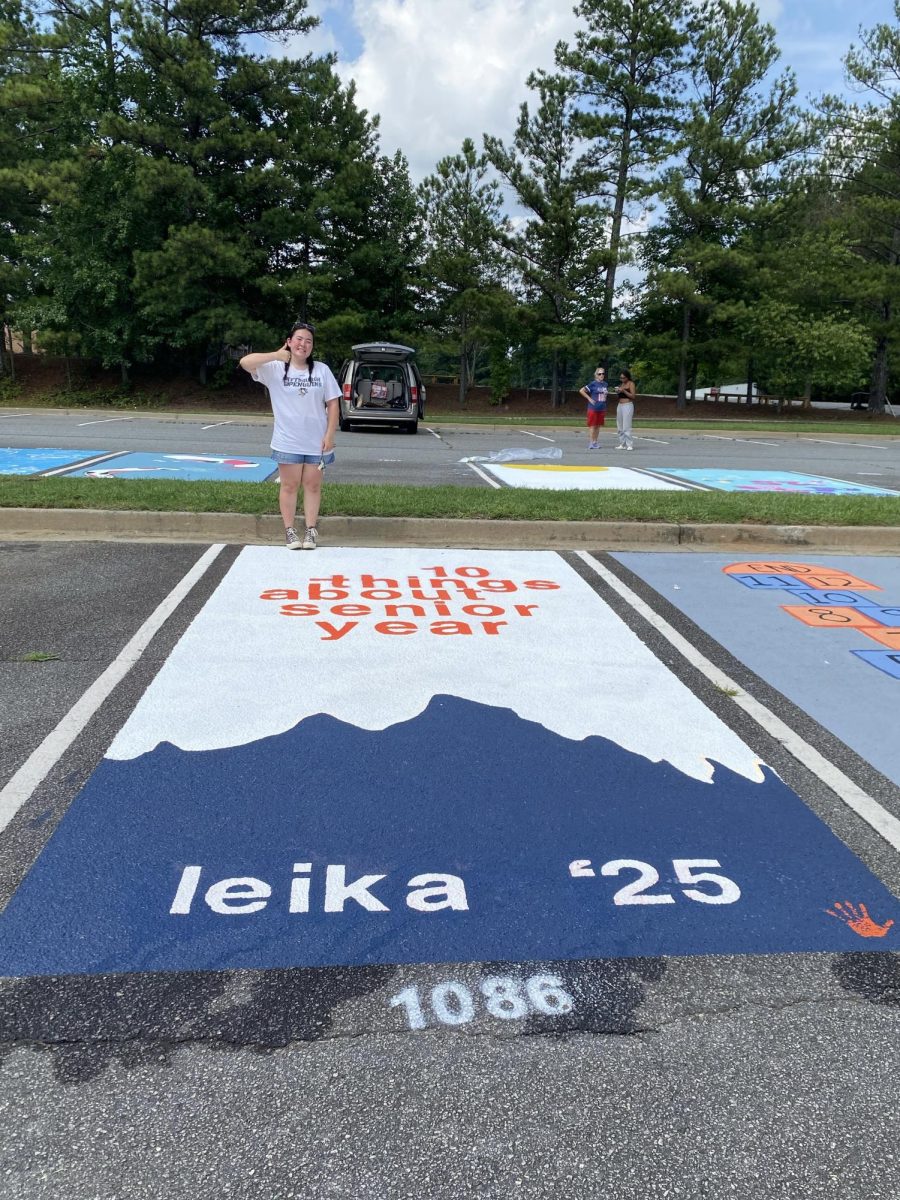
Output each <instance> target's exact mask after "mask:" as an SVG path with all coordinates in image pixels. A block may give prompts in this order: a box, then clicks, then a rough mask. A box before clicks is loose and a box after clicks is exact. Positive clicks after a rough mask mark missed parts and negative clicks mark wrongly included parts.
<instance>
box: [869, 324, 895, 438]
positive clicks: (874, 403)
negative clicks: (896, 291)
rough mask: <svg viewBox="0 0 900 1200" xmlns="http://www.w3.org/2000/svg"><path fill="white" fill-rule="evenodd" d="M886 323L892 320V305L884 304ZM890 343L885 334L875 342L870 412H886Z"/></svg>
mask: <svg viewBox="0 0 900 1200" xmlns="http://www.w3.org/2000/svg"><path fill="white" fill-rule="evenodd" d="M882 311H883V313H884V320H885V324H887V322H888V321H889V320H890V312H891V306H890V305H889V304H885V305H884V306H883V310H882ZM887 375H888V344H887V337H886V336H885V335H884V334H883V335H882V336H881V337H880V338H879V339H878V341H877V342H876V343H875V361H874V362H873V364H872V390H871V392H870V393H869V412H870V413H873V414H875V415H877V414H879V413H883V412H884V402H885V400H886V399H887Z"/></svg>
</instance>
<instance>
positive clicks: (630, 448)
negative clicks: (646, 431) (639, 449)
mask: <svg viewBox="0 0 900 1200" xmlns="http://www.w3.org/2000/svg"><path fill="white" fill-rule="evenodd" d="M625 449H626V450H633V449H634V446H626V447H625Z"/></svg>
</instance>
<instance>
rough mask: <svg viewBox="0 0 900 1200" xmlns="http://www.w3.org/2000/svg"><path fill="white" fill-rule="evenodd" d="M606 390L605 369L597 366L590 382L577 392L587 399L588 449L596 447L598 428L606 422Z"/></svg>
mask: <svg viewBox="0 0 900 1200" xmlns="http://www.w3.org/2000/svg"><path fill="white" fill-rule="evenodd" d="M607 390H608V385H607V382H606V371H605V370H604V369H603V367H598V368H597V370H596V371H595V372H594V378H593V379H592V380H591V382H590V383H586V384H585V385H584V387H583V388H582V389H581V390H580V392H579V393H578V394H579V396H584V398H585V400H587V406H588V407H587V423H588V430H589V431H590V439H591V440H590V442H589V443H588V450H596V449H597V438H598V434H599V430H600V428H601V426H603V425H605V424H606V393H607Z"/></svg>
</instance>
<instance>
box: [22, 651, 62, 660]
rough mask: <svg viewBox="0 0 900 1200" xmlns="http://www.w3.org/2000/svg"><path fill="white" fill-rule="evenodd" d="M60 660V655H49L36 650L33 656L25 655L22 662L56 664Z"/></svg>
mask: <svg viewBox="0 0 900 1200" xmlns="http://www.w3.org/2000/svg"><path fill="white" fill-rule="evenodd" d="M58 659H59V655H58V654H47V653H46V652H45V651H44V650H35V651H33V652H32V653H31V654H25V655H23V657H22V662H27V663H43V662H56V661H57V660H58Z"/></svg>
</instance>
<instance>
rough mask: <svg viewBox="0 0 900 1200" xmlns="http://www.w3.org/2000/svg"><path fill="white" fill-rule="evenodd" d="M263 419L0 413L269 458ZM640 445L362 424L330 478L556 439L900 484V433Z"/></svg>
mask: <svg viewBox="0 0 900 1200" xmlns="http://www.w3.org/2000/svg"><path fill="white" fill-rule="evenodd" d="M269 431H270V422H269V420H268V419H267V418H264V417H259V418H254V417H237V418H225V419H223V420H219V419H218V418H215V417H207V418H202V417H196V418H193V417H191V418H185V417H169V416H151V415H144V414H141V415H137V416H135V415H120V416H114V417H110V416H109V412H108V410H106V411H97V412H93V411H90V412H88V411H85V412H66V413H61V412H57V411H41V410H29V411H27V412H18V411H16V410H10V411H7V412H2V413H0V445H5V446H15V447H53V448H57V447H59V448H72V449H78V450H85V451H96V450H101V451H130V452H137V453H166V454H172V453H187V454H200V455H203V454H206V455H249V456H260V457H265V456H267V455H268V452H269V449H268V446H269ZM636 432H637V437H636V451H635V453H634V454H632V455H617V454H615V453H613V446H614V443H615V430H614V429H607V430H605V431H604V434H603V436H602V438H601V449H600V451H599V452H591V451H588V449H587V444H586V438H585V434H584V432H583V431H582V430H580V429H554V428H541V427H538V426H535V427H534V428H533V429H531V430H524V429H518V428H517V429H502V430H494V429H490V428H485V427H480V426H461V425H442V424H441V423H440V422H435V423H429V424H428V425H427V426H422V427H421V428H420V432H419V434H418V436H416V437H410V436H409V435H407V434H405V433H400V432H397V431H392V430H382V429H374V430H373V429H361V430H354V431H353V432H350V433H344V434H340V435H339V437H338V465H337V466H336V467H335V468H334V471H333V474H332V478H334V479H336V480H341V481H344V482H348V483H385V482H394V483H409V484H418V485H422V484H451V485H457V486H462V487H489V486H498V481H497V480H496V479H494V480H493V482H492V481H491V479H490V478H485V476H484V475H483V474H480V473H479V472H478V471H476V470H475V469H474V468H473V467H472V466H469V465H467V464H465V463H462V462H460V460H461V459H463V458H470V457H473V456H476V455H489V454H491V453H492V452H494V451H497V450H502V449H507V448H520V447H522V448H528V449H532V450H534V451H540V450H542V449H545V450H546V449H550V448H559V449H561V450H562V451H563V460H564V462H566V463H568V464H574V465H592V466H596V465H601V464H603V465H616V466H621V465H622V463H621V461H620V460H621V459H626V460H627V465H628V467H630V468H635V467H637V468H642V469H648V468H649V469H651V470H652V469H654V468H662V469H665V468H675V469H699V470H703V469H706V470H715V471H721V470H749V471H756V472H763V473H771V472H772V471H793V472H804V473H807V474H813V475H824V476H827V477H829V478H833V479H839V480H846V481H849V482H851V483H855V484H867V485H874V486H876V487H884V488H892V489H893V488H898V489H900V438H891V437H887V436H885V437H878V436H871V435H856V436H854V435H853V433H852V432H848V431H841V432H840V433H835V434H818V433H816V434H811V435H804V434H800V435H794V434H791V435H783V434H778V433H773V434H770V433H762V434H754V433H752V432H751V433H735V432H733V433H728V432H727V429H726V427H724V426H723V432H721V433H718V432H701V431H691V432H680V431H677V430H650V429H648V430H647V431H646V432H642V430H641V426H640V422H638V425H637V427H636Z"/></svg>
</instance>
